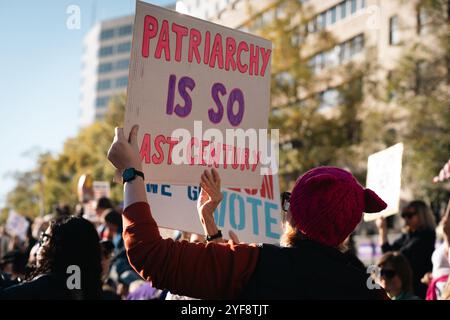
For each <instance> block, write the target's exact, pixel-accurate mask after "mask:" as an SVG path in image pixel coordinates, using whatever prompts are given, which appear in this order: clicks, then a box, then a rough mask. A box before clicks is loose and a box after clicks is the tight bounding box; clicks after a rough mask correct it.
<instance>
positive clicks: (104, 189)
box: [93, 181, 111, 200]
mask: <svg viewBox="0 0 450 320" xmlns="http://www.w3.org/2000/svg"><path fill="white" fill-rule="evenodd" d="M93 190H94V200H98V199H100V198H102V197H106V198H109V197H110V193H111V186H110V183H109V182H108V181H94V183H93Z"/></svg>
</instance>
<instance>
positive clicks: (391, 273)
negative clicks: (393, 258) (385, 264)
mask: <svg viewBox="0 0 450 320" xmlns="http://www.w3.org/2000/svg"><path fill="white" fill-rule="evenodd" d="M396 275H397V272H396V271H395V270H393V269H381V270H380V276H381V277H383V278H386V279H392V278H394V277H395V276H396Z"/></svg>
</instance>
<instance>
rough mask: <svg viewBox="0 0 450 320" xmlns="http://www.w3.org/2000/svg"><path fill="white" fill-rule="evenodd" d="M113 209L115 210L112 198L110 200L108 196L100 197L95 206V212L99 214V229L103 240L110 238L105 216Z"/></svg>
mask: <svg viewBox="0 0 450 320" xmlns="http://www.w3.org/2000/svg"><path fill="white" fill-rule="evenodd" d="M111 210H113V205H112V203H111V200H109V199H108V198H107V197H101V198H100V199H98V201H97V204H96V206H95V213H96V215H97V221H98V222H99V226H98V228H97V231H98V234H99V236H100V239H101V240H108V238H109V235H108V231H107V227H106V225H105V223H104V218H105V216H106V214H107V213H108V212H110V211H111Z"/></svg>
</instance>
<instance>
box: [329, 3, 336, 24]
mask: <svg viewBox="0 0 450 320" xmlns="http://www.w3.org/2000/svg"><path fill="white" fill-rule="evenodd" d="M330 14H331V24H333V23H336V7H333V8H331V10H330Z"/></svg>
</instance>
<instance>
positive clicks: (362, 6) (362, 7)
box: [359, 0, 366, 9]
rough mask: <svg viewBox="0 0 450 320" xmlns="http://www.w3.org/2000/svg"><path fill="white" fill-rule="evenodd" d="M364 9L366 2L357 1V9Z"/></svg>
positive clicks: (363, 0) (362, 0)
mask: <svg viewBox="0 0 450 320" xmlns="http://www.w3.org/2000/svg"><path fill="white" fill-rule="evenodd" d="M365 7H366V0H359V8H360V9H364V8H365Z"/></svg>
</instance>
